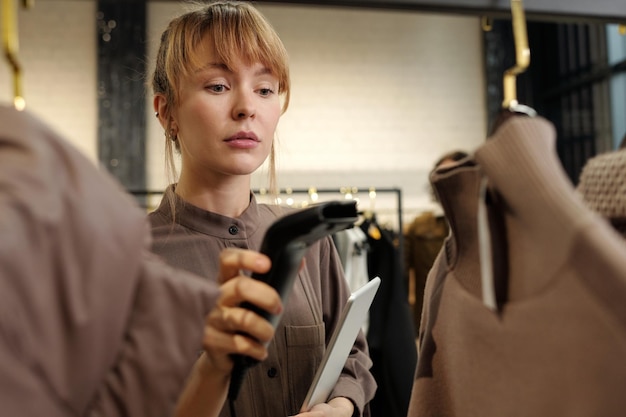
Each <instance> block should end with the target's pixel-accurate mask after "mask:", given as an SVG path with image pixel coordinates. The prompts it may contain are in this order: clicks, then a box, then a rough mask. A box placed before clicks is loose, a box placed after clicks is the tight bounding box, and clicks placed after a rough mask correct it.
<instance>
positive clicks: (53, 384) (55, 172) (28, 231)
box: [0, 107, 218, 417]
mask: <svg viewBox="0 0 626 417" xmlns="http://www.w3.org/2000/svg"><path fill="white" fill-rule="evenodd" d="M0 213H1V215H0V414H1V415H3V416H11V417H13V416H15V417H18V416H19V417H41V416H46V417H67V416H94V417H95V416H108V417H114V416H134V417H158V416H169V415H172V414H173V409H174V405H175V403H176V400H177V398H178V395H179V392H180V391H181V388H182V387H183V383H184V381H185V378H186V377H187V374H188V372H189V371H190V369H191V367H192V365H193V358H194V354H195V353H196V352H198V351H199V350H200V349H202V344H201V338H202V333H203V329H204V326H203V324H204V317H205V314H207V313H208V311H209V310H210V307H211V306H212V305H214V303H215V299H216V297H217V295H218V289H217V288H216V287H215V286H214V285H211V284H208V283H206V282H204V281H202V280H200V279H198V278H197V277H196V276H194V275H191V274H188V273H185V272H181V271H176V270H174V269H172V268H170V267H168V266H167V265H165V264H164V263H162V262H160V261H158V260H157V259H156V257H155V256H154V255H151V253H150V250H149V249H150V248H149V245H150V231H149V228H148V222H147V219H146V216H145V213H144V212H143V211H142V210H140V209H139V208H138V207H137V206H136V205H135V204H134V203H133V202H132V200H131V199H130V197H129V196H127V195H126V194H125V193H124V192H123V191H122V189H121V187H120V186H119V185H118V184H117V183H116V182H115V181H114V180H112V179H111V178H110V177H109V176H108V175H106V174H103V173H101V172H99V171H98V169H97V168H96V167H95V166H94V165H93V164H92V163H91V162H90V161H89V160H87V159H86V158H85V157H84V156H83V155H81V154H80V153H79V152H78V151H77V150H76V149H74V148H73V147H72V146H71V145H69V144H68V143H67V142H65V141H64V140H63V138H61V137H60V136H58V135H57V134H55V133H54V132H53V131H52V130H51V129H50V128H48V127H47V126H46V125H44V124H43V123H41V122H40V121H39V120H37V119H36V118H34V117H32V116H31V115H30V114H29V113H28V112H18V111H16V110H15V109H13V108H7V107H0Z"/></svg>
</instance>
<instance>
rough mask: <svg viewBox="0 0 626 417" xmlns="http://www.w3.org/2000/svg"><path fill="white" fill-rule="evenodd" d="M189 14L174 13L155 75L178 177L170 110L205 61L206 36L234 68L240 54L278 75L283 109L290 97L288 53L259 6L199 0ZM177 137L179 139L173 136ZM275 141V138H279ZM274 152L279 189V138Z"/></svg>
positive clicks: (171, 171)
mask: <svg viewBox="0 0 626 417" xmlns="http://www.w3.org/2000/svg"><path fill="white" fill-rule="evenodd" d="M193 4H194V5H196V7H194V8H193V9H192V10H190V11H189V12H187V13H184V14H182V15H181V16H179V17H177V18H174V19H173V20H172V21H171V22H170V23H169V25H168V27H167V29H165V31H164V32H163V34H162V35H161V43H160V46H159V51H158V53H157V58H156V65H155V69H154V74H153V77H152V90H153V93H154V94H162V95H163V96H164V97H165V100H166V103H167V105H166V106H165V107H166V113H167V114H163V115H162V116H163V117H165V118H166V120H168V122H167V125H166V128H165V132H166V135H165V136H166V140H165V165H166V169H167V170H168V175H169V176H170V179H171V180H172V181H174V180H175V178H176V176H177V174H176V168H175V164H174V149H173V148H174V147H175V148H176V151H178V152H180V148H179V144H178V141H174V140H168V139H170V133H169V132H170V131H171V126H170V123H171V118H170V112H171V109H173V108H175V107H176V106H177V104H178V102H179V98H180V96H179V93H180V82H181V78H182V77H186V76H189V75H190V74H191V73H192V72H194V71H195V70H197V69H198V68H199V67H200V66H201V65H202V63H201V62H200V59H201V57H200V56H199V55H198V53H197V51H198V46H199V44H200V42H202V40H203V39H204V37H205V36H206V35H209V39H210V41H211V42H212V47H213V50H214V51H215V54H216V58H217V59H218V60H219V61H220V62H223V63H224V64H225V65H226V66H228V67H232V63H233V61H234V60H235V59H241V60H243V62H244V63H246V64H252V63H256V62H260V63H262V64H263V65H265V66H266V67H267V68H269V70H270V71H271V72H272V74H274V75H275V76H276V77H277V78H278V94H279V95H280V96H281V97H282V113H284V112H285V111H287V107H288V106H289V97H290V88H291V85H290V79H289V64H288V56H287V51H286V50H285V47H284V45H283V43H282V41H281V40H280V38H279V36H278V34H277V33H276V31H275V30H274V28H273V27H272V26H271V24H270V23H269V22H268V21H267V19H266V18H265V17H264V16H263V15H262V14H261V12H259V11H258V10H257V9H256V8H255V7H254V6H252V5H251V4H249V3H246V2H242V1H216V2H211V3H208V4H206V3H198V2H194V3H193ZM172 139H174V138H172ZM274 142H275V141H274ZM274 142H273V143H272V147H271V150H270V155H269V173H268V174H269V188H270V190H271V192H276V154H275V143H274Z"/></svg>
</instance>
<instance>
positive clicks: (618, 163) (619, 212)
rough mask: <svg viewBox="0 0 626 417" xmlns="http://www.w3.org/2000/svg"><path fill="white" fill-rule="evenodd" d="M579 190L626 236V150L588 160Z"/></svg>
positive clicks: (579, 183) (588, 204)
mask: <svg viewBox="0 0 626 417" xmlns="http://www.w3.org/2000/svg"><path fill="white" fill-rule="evenodd" d="M576 191H578V192H579V193H580V195H581V196H582V198H583V200H584V201H585V204H587V206H588V207H589V208H590V209H591V210H593V211H595V212H597V213H598V214H600V215H601V216H602V217H604V218H605V219H607V220H608V221H609V222H610V223H611V225H612V226H613V227H614V228H615V229H616V230H617V231H618V232H620V233H621V234H622V236H625V237H626V150H625V149H620V150H617V151H615V152H608V153H604V154H601V155H597V156H595V157H593V158H591V159H589V160H588V161H587V163H586V164H585V166H584V167H583V170H582V173H581V174H580V180H579V182H578V186H577V187H576Z"/></svg>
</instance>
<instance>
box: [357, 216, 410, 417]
mask: <svg viewBox="0 0 626 417" xmlns="http://www.w3.org/2000/svg"><path fill="white" fill-rule="evenodd" d="M361 229H362V230H363V231H364V232H365V234H366V235H367V236H368V242H367V243H368V248H369V250H368V255H367V269H368V274H369V277H370V279H371V278H374V277H376V276H378V277H380V279H381V284H380V287H379V289H378V293H377V294H376V297H375V298H374V301H373V303H372V306H371V308H370V324H369V329H368V333H367V341H368V344H369V348H370V356H371V357H372V362H373V366H372V374H373V375H374V378H375V379H376V382H377V383H378V391H377V392H376V395H375V396H374V399H373V400H372V401H371V403H370V407H371V409H372V415H373V416H386V417H405V416H406V412H407V408H408V404H409V398H410V395H411V385H412V381H413V376H414V371H415V365H416V361H417V358H416V355H417V353H416V347H415V340H416V336H415V332H414V325H413V320H412V317H411V309H410V306H409V301H408V294H407V289H406V279H405V276H404V273H403V269H402V259H401V258H400V252H399V250H398V246H397V245H398V244H397V243H396V242H397V239H396V237H395V236H394V235H393V232H392V231H390V230H386V229H384V228H382V227H380V226H379V225H378V224H377V223H376V221H375V219H370V220H366V221H364V222H363V223H362V224H361Z"/></svg>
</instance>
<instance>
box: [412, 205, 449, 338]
mask: <svg viewBox="0 0 626 417" xmlns="http://www.w3.org/2000/svg"><path fill="white" fill-rule="evenodd" d="M446 236H448V222H447V221H446V219H445V217H444V216H443V215H437V214H435V213H434V212H432V211H425V212H423V213H421V214H420V215H418V216H417V217H415V219H413V221H412V222H411V224H410V225H409V226H408V227H407V228H406V230H405V232H404V245H405V250H404V258H405V267H406V270H407V272H408V274H409V281H410V282H412V290H413V291H412V294H409V297H411V298H412V299H413V302H412V303H411V308H412V310H413V323H414V324H415V334H419V324H420V317H421V314H422V306H423V302H424V287H425V286H426V277H427V276H428V272H429V271H430V269H431V268H432V266H433V263H434V262H435V258H436V257H437V254H439V251H440V250H441V247H442V246H443V242H444V240H445V238H446ZM409 287H411V285H410V286H409Z"/></svg>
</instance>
